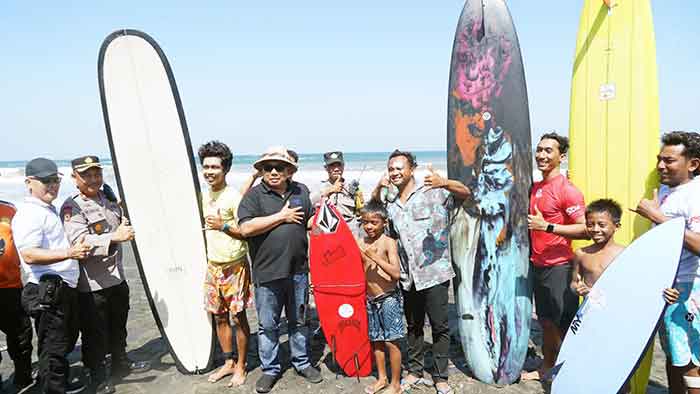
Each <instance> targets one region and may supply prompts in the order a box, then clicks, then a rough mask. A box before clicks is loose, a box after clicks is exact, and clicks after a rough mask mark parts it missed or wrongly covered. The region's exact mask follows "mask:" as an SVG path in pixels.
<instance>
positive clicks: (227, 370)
mask: <svg viewBox="0 0 700 394" xmlns="http://www.w3.org/2000/svg"><path fill="white" fill-rule="evenodd" d="M234 372H236V367H235V366H233V365H228V364H224V365H223V366H222V367H221V368H219V369H218V370H216V372H214V373H212V374H211V375H209V379H207V380H208V381H209V383H216V382H218V381H219V380H221V379H223V378H225V377H226V376H228V375H231V374H233V373H234Z"/></svg>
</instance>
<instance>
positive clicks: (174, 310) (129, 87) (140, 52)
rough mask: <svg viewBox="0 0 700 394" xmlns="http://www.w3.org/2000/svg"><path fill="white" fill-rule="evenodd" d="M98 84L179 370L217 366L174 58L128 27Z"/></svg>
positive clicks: (154, 299) (142, 262) (156, 311)
mask: <svg viewBox="0 0 700 394" xmlns="http://www.w3.org/2000/svg"><path fill="white" fill-rule="evenodd" d="M98 80H99V85H100V96H101V100H102V111H103V115H104V120H105V127H106V129H107V137H108V139H109V146H110V151H111V153H112V163H113V165H114V172H115V174H116V176H117V184H118V186H119V191H120V194H121V196H122V199H123V201H124V202H125V205H126V211H127V215H128V217H129V219H130V220H131V223H132V225H133V226H134V230H135V232H136V240H135V241H134V243H133V246H134V254H135V256H136V262H137V264H138V267H139V271H140V273H141V279H142V281H143V284H144V286H145V288H146V294H147V296H148V301H149V303H150V305H151V310H152V311H153V316H154V318H155V320H156V323H157V324H158V328H159V329H160V332H161V334H162V335H163V337H164V338H165V340H166V341H167V343H168V346H169V348H170V353H171V354H172V356H173V358H174V359H175V363H176V365H177V368H178V370H179V371H180V372H183V373H197V372H201V371H204V370H206V369H208V368H209V366H210V364H211V360H212V352H213V339H214V336H213V330H212V325H211V320H210V317H209V316H208V314H207V313H206V311H205V310H204V306H203V301H202V300H203V297H204V294H203V287H202V285H203V283H204V279H205V275H206V267H207V258H206V245H205V240H204V234H203V233H202V227H203V224H202V223H203V221H202V216H201V209H200V208H201V207H200V202H199V198H198V196H199V195H200V193H199V181H198V178H197V173H196V171H197V170H196V166H195V162H194V156H193V152H192V145H191V142H190V138H189V133H188V130H187V124H186V122H185V114H184V111H183V109H182V103H181V102H180V96H179V93H178V91H177V86H176V85H175V78H174V77H173V73H172V70H171V68H170V65H169V64H168V60H167V59H166V57H165V54H164V53H163V51H162V50H161V49H160V47H159V46H158V44H157V43H156V42H155V41H154V40H153V39H152V38H151V37H149V36H148V35H146V34H144V33H142V32H139V31H134V30H120V31H116V32H114V33H112V34H111V35H109V36H108V37H107V38H106V39H105V41H104V43H103V44H102V48H101V49H100V55H99V61H98Z"/></svg>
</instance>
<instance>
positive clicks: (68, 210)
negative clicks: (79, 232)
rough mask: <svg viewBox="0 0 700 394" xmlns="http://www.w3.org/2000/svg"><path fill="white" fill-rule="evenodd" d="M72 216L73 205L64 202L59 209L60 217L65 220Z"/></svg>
mask: <svg viewBox="0 0 700 394" xmlns="http://www.w3.org/2000/svg"><path fill="white" fill-rule="evenodd" d="M72 216H73V207H71V206H70V205H68V204H66V205H64V206H63V208H62V209H61V217H62V218H63V221H64V222H67V221H69V220H70V218H71V217H72Z"/></svg>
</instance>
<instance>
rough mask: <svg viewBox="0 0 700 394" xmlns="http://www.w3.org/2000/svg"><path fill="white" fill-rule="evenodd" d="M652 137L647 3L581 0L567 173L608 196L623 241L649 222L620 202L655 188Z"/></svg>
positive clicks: (591, 191) (654, 95)
mask: <svg viewBox="0 0 700 394" xmlns="http://www.w3.org/2000/svg"><path fill="white" fill-rule="evenodd" d="M607 3H609V5H610V6H609V7H608V4H607ZM659 135H660V134H659V93H658V81H657V74H656V44H655V38H654V25H653V21H652V14H651V4H650V1H649V0H610V1H603V0H585V5H584V8H583V12H582V14H581V21H580V25H579V31H578V38H577V42H576V54H575V58H574V69H573V78H572V83H571V113H570V119H569V137H570V139H571V151H570V153H569V178H570V179H571V181H572V182H573V184H574V185H576V186H577V187H578V188H580V189H581V191H582V192H583V194H584V196H585V198H586V201H587V202H590V201H593V200H595V199H598V198H613V199H615V200H616V201H617V202H619V203H620V204H621V205H622V208H623V216H622V227H621V228H620V230H619V231H618V232H617V233H616V235H615V239H616V241H617V242H620V243H622V244H625V245H627V244H629V243H630V242H631V241H632V240H633V239H635V238H636V237H638V236H639V235H641V234H642V233H644V232H645V231H646V230H648V229H649V228H650V222H649V221H647V220H645V219H642V218H641V217H639V216H638V215H635V214H633V213H632V212H630V211H629V210H628V209H627V208H634V207H636V206H637V203H638V202H639V199H640V198H641V197H642V196H647V197H649V196H651V195H652V191H653V189H654V188H655V187H658V178H657V174H656V170H655V168H656V155H657V153H658V151H659ZM584 244H585V243H578V245H576V244H575V246H576V247H580V246H582V245H584ZM652 343H653V342H652ZM652 350H653V346H650V348H649V349H648V350H647V352H646V353H645V356H644V358H643V359H642V361H641V363H640V365H639V368H638V370H637V372H636V373H635V375H634V376H633V378H632V380H631V383H632V392H633V393H635V394H643V393H645V392H646V386H647V382H648V380H649V373H650V369H651V361H652Z"/></svg>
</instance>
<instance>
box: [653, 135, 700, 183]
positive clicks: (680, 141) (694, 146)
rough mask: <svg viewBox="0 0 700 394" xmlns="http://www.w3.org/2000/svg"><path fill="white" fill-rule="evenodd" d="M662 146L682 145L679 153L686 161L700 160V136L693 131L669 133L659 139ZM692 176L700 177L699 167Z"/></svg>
mask: <svg viewBox="0 0 700 394" xmlns="http://www.w3.org/2000/svg"><path fill="white" fill-rule="evenodd" d="M661 143H662V144H664V145H683V152H682V153H681V154H682V155H683V156H684V157H685V158H686V159H688V160H692V159H698V160H700V134H698V133H696V132H694V131H671V132H668V133H666V134H664V135H663V137H661ZM693 175H694V176H698V175H700V166H699V167H698V168H697V169H695V171H694V172H693Z"/></svg>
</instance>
